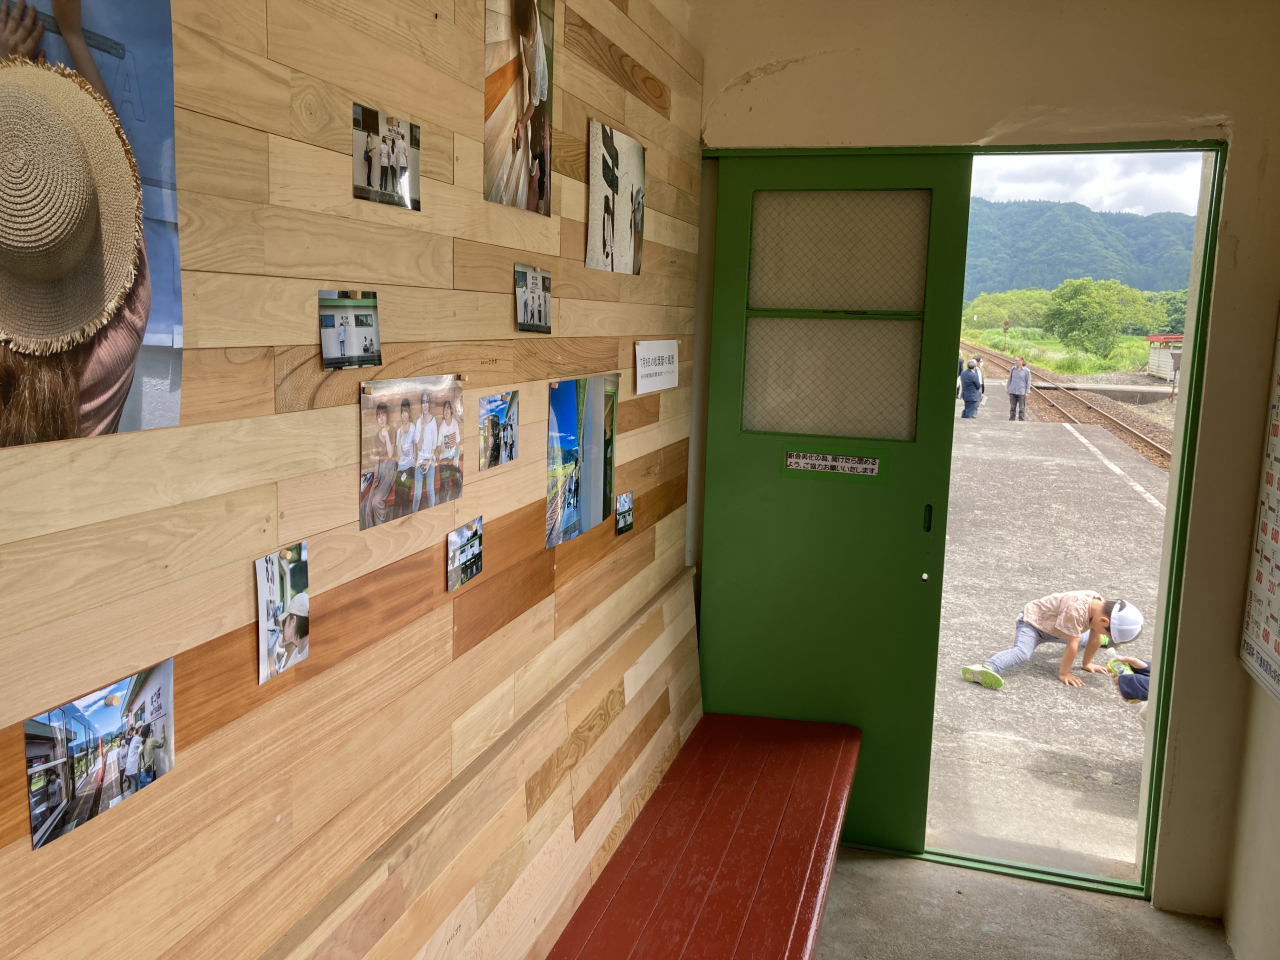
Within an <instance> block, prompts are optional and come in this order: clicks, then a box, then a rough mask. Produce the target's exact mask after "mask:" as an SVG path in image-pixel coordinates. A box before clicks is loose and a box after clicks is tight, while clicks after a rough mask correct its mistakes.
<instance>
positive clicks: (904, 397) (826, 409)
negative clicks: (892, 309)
mask: <svg viewBox="0 0 1280 960" xmlns="http://www.w3.org/2000/svg"><path fill="white" fill-rule="evenodd" d="M920 335H921V323H920V321H919V320H834V319H833V320H799V319H792V318H786V317H751V318H749V319H748V320H747V343H746V368H745V370H744V374H743V395H742V429H743V430H760V431H765V432H768V433H812V434H820V435H823V436H832V437H867V438H873V439H881V440H914V439H915V438H916V396H917V393H918V389H919V386H920Z"/></svg>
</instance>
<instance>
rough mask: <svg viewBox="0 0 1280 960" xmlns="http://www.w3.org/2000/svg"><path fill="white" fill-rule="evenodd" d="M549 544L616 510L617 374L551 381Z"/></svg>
mask: <svg viewBox="0 0 1280 960" xmlns="http://www.w3.org/2000/svg"><path fill="white" fill-rule="evenodd" d="M549 387H550V399H549V402H548V408H549V409H548V416H549V420H548V423H547V546H548V547H554V546H555V545H556V544H558V543H563V542H564V541H565V540H572V539H573V538H574V537H576V536H578V535H579V534H582V533H586V532H587V531H588V530H590V529H591V528H592V527H594V526H595V525H596V524H597V523H600V522H601V521H603V520H605V519H607V518H608V517H609V515H610V514H612V513H613V447H614V436H615V430H616V427H617V415H618V377H617V375H616V374H612V375H609V376H603V377H592V378H590V379H589V380H560V381H553V382H552V383H551V384H550V385H549Z"/></svg>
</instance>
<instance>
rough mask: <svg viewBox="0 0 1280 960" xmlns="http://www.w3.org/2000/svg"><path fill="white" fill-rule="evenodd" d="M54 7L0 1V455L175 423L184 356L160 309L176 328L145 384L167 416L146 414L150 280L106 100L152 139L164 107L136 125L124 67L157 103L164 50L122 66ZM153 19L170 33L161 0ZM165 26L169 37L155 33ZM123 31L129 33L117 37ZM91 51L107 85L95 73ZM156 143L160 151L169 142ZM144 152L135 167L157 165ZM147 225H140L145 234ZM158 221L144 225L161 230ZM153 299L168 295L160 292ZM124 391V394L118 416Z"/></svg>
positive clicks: (118, 124) (116, 120)
mask: <svg viewBox="0 0 1280 960" xmlns="http://www.w3.org/2000/svg"><path fill="white" fill-rule="evenodd" d="M89 6H90V7H91V8H92V9H91V13H92V14H93V15H94V16H96V17H97V18H98V20H101V21H103V23H109V24H116V23H118V22H120V21H118V20H117V19H116V18H115V17H114V13H113V12H111V11H103V10H100V9H99V5H97V4H93V3H91V4H90V5H89ZM151 6H152V5H151V4H148V5H147V7H148V9H147V11H141V12H140V13H139V16H141V17H143V18H144V19H147V20H148V22H150V20H152V19H155V16H156V15H157V14H156V13H155V11H152V10H151V9H150V8H151ZM52 9H53V16H49V15H48V14H45V13H41V12H39V11H37V10H36V9H35V8H34V6H32V5H30V4H28V3H26V0H17V2H16V3H10V2H9V0H2V2H0V71H2V72H0V139H2V141H3V142H2V143H0V150H2V151H3V153H4V154H5V156H6V158H8V160H7V171H6V178H5V180H4V182H3V183H2V184H0V295H3V296H4V298H5V301H6V305H5V306H4V307H3V308H0V446H15V445H19V444H26V443H39V442H43V441H49V440H63V439H69V438H73V437H89V436H98V435H101V434H109V433H115V432H117V431H118V430H121V429H137V428H139V427H148V426H165V425H171V422H172V423H176V397H177V395H178V394H177V383H178V378H179V377H180V369H181V363H180V360H178V361H173V360H172V359H171V355H172V354H173V353H174V351H173V349H172V344H174V343H176V344H177V345H178V347H179V351H178V355H179V356H180V346H181V339H180V336H181V335H180V330H181V321H180V313H178V314H177V315H176V317H170V316H169V312H170V311H169V307H166V308H165V309H166V318H167V319H168V320H169V321H172V320H173V319H177V321H178V322H177V324H170V325H168V326H166V330H171V331H172V332H171V333H170V335H169V337H168V341H167V342H168V343H169V344H170V346H169V347H167V348H165V349H164V350H163V351H162V352H163V353H164V356H165V359H164V361H163V363H162V364H161V365H162V366H164V367H165V371H166V372H165V374H164V376H163V377H162V378H161V380H160V381H157V382H160V383H162V385H163V387H164V389H163V390H161V391H160V393H163V394H164V396H163V397H161V398H160V399H159V400H156V402H157V403H161V405H165V404H168V405H171V406H172V407H173V411H169V412H172V417H171V418H170V419H169V420H166V419H165V417H167V416H168V415H169V412H164V413H161V414H159V416H160V419H159V420H156V415H155V414H154V411H153V413H152V414H148V413H147V410H148V409H150V407H148V406H147V404H148V403H151V402H152V401H149V400H147V399H146V398H143V397H142V396H141V391H140V389H137V388H135V382H134V381H135V379H138V378H140V377H142V374H140V373H139V355H140V353H145V350H144V344H149V343H151V341H152V340H153V339H157V338H160V335H159V334H156V335H155V336H154V337H153V336H152V335H151V334H150V333H149V332H148V319H149V317H150V314H151V312H152V286H151V272H150V269H149V265H148V256H147V243H146V241H145V240H144V225H143V204H142V200H143V196H142V185H141V179H140V175H139V160H138V158H137V157H135V155H134V152H133V149H132V147H131V145H130V142H129V139H128V137H127V136H126V134H125V128H124V126H123V125H122V120H121V119H120V117H118V116H117V114H116V109H115V104H114V103H113V102H112V90H115V91H116V92H117V94H118V95H119V96H121V97H123V98H124V100H125V103H126V104H127V109H128V110H129V111H130V113H129V114H128V119H129V123H130V124H132V125H133V126H132V128H137V129H138V130H139V132H140V134H145V135H146V136H144V140H145V139H147V137H148V136H150V135H151V134H153V133H157V132H158V131H159V127H160V126H162V125H163V124H162V123H161V119H162V118H161V114H162V113H163V111H161V110H159V107H160V106H161V104H160V103H159V102H155V101H153V102H154V106H155V108H156V111H155V112H154V115H153V122H152V123H151V125H150V127H146V125H144V124H141V123H140V122H139V121H138V120H137V116H136V115H137V114H138V112H139V109H140V107H139V105H138V102H136V99H137V90H136V88H137V85H138V83H139V76H138V75H135V74H130V73H129V72H128V71H129V70H131V69H135V68H134V67H132V66H130V65H131V64H134V63H139V62H140V63H141V64H142V65H141V66H140V67H137V68H136V69H139V70H142V71H143V73H145V75H146V76H145V83H146V85H147V89H148V90H149V91H150V92H151V93H152V94H154V95H155V96H156V101H159V100H163V99H164V97H163V91H160V90H158V87H154V86H153V83H154V81H155V77H156V76H159V75H160V74H161V73H164V74H165V77H166V82H167V83H169V84H171V80H169V79H168V77H169V75H171V71H172V68H171V66H169V67H167V71H166V70H161V69H159V68H160V67H161V66H163V65H162V64H161V63H160V61H161V60H164V58H165V56H166V55H167V56H168V57H169V58H170V60H171V56H172V55H171V51H170V50H169V47H168V44H167V42H165V43H160V42H159V41H156V42H154V43H153V44H152V45H153V47H155V49H154V50H152V49H147V50H146V51H145V55H146V56H145V58H144V60H142V61H138V60H136V59H135V60H128V61H124V60H120V59H119V58H120V57H121V56H123V55H124V51H125V47H124V44H123V43H122V42H121V41H120V40H118V39H116V38H113V37H106V36H103V35H101V34H99V33H94V32H93V31H90V30H86V29H84V28H83V27H82V25H81V5H80V2H79V0H53V3H52ZM163 19H164V21H165V24H164V25H165V26H166V27H167V21H168V15H167V4H165V11H164V16H163ZM126 20H127V18H126ZM96 23H97V21H95V24H96ZM99 29H100V30H101V29H104V27H103V26H99ZM153 32H156V31H153ZM163 33H164V37H165V39H166V41H167V37H168V30H167V29H166V30H164V31H163ZM156 35H157V36H159V32H156ZM133 36H134V35H133V34H129V35H127V36H126V39H128V40H129V42H130V44H134V42H135V41H134V39H133ZM64 47H65V50H66V55H65V59H66V60H68V61H69V62H68V63H67V64H66V65H63V64H61V63H55V64H50V63H49V62H48V61H47V60H46V57H45V54H46V52H48V59H49V60H57V59H60V58H62V57H63V52H62V51H63V48H64ZM91 47H92V48H93V49H94V50H96V51H98V53H99V56H100V57H101V58H102V60H101V62H102V63H103V64H104V65H105V66H104V68H103V69H105V70H106V71H107V75H108V76H111V77H113V78H114V82H113V83H112V84H108V83H107V81H105V80H104V79H103V72H102V71H101V70H100V69H99V65H98V62H96V61H95V59H94V54H93V53H91V50H90V48H91ZM161 47H163V48H164V49H163V50H162V49H160V48H161ZM117 48H118V49H117ZM129 50H130V51H135V47H134V46H130V47H129ZM167 51H169V52H167ZM135 52H137V53H138V54H139V56H143V55H144V51H143V50H141V49H138V50H136V51H135ZM166 52H167V53H166ZM169 100H170V101H171V100H172V94H171V92H170V93H169ZM170 114H171V111H170ZM169 122H170V123H171V119H170V121H169ZM144 127H146V129H145V130H144V129H143V128H144ZM151 127H155V128H156V129H155V130H152V129H151ZM151 139H152V140H155V137H151ZM162 139H164V138H162ZM157 142H159V141H157ZM167 142H168V143H169V144H170V145H169V147H168V149H169V150H170V151H171V150H172V146H171V143H172V136H169V137H168V138H167ZM148 143H150V141H148ZM151 146H153V144H152V145H151ZM151 146H147V147H146V148H147V150H148V157H147V160H146V162H147V163H148V164H150V165H152V166H154V165H155V158H152V157H151V156H150V153H151V152H154V151H153V150H152V149H151ZM170 156H171V153H170ZM169 179H171V177H170V178H169ZM148 182H150V181H148ZM162 193H163V191H161V192H160V193H157V194H156V196H157V197H160V196H161V195H162ZM164 195H166V196H167V195H168V194H164ZM160 215H161V212H160V211H158V210H157V211H156V212H153V213H150V214H149V216H150V217H152V219H154V218H155V217H156V216H160ZM147 223H148V230H150V229H151V227H152V226H155V225H156V224H153V223H152V221H151V220H148V221H147ZM156 223H157V224H159V226H158V227H157V229H162V228H164V227H166V226H170V225H168V224H165V223H160V222H159V221H156ZM173 229H174V231H175V232H174V234H173V237H174V246H175V247H176V226H175V227H173ZM162 232H163V231H162ZM156 236H157V237H159V236H162V233H157V234H156ZM162 246H163V244H162ZM161 253H162V257H161V267H162V273H163V274H164V277H169V273H168V272H165V271H167V270H168V266H167V265H168V261H169V260H171V259H174V257H173V256H169V255H168V250H167V248H166V249H164V250H162V251H161ZM175 263H176V261H175ZM164 277H162V279H164ZM170 279H172V278H171V277H170ZM168 286H173V284H172V283H169V284H168ZM161 299H162V301H163V302H164V303H165V304H169V305H170V306H174V304H176V302H177V301H176V300H175V298H173V297H172V296H170V294H169V293H168V292H167V287H166V292H165V293H164V296H162V297H161ZM171 301H173V303H171ZM177 309H179V310H180V307H178V308H177ZM159 349H160V348H159V347H155V346H147V347H146V350H152V351H155V350H159ZM148 356H149V355H148ZM170 367H173V368H174V369H173V370H172V372H170ZM147 377H148V379H146V383H148V384H151V382H152V381H151V379H149V378H150V374H148V375H147ZM139 383H142V380H141V379H139ZM131 388H135V389H133V393H134V394H135V395H137V396H135V397H134V399H133V400H132V401H131V403H130V407H129V410H130V411H132V412H127V411H126V406H125V404H126V400H129V399H130V391H131ZM154 399H155V398H153V400H154ZM139 405H141V409H142V412H141V413H139V412H138V407H139ZM157 409H158V408H157ZM166 410H167V408H166ZM122 413H123V414H125V421H126V422H125V423H123V424H122ZM139 417H141V420H139ZM170 420H171V422H170Z"/></svg>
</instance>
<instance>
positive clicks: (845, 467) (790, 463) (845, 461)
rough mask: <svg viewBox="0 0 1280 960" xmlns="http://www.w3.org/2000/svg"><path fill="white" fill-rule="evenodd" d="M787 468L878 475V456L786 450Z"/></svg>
mask: <svg viewBox="0 0 1280 960" xmlns="http://www.w3.org/2000/svg"><path fill="white" fill-rule="evenodd" d="M786 466H787V469H788V470H821V471H823V472H824V473H851V474H854V475H855V476H860V477H876V476H879V475H880V458H879V457H842V456H839V455H838V454H834V453H797V452H796V451H794V450H788V451H787V464H786Z"/></svg>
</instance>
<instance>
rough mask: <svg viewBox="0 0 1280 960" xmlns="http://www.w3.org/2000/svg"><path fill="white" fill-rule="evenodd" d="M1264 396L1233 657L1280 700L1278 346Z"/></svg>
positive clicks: (1279, 357)
mask: <svg viewBox="0 0 1280 960" xmlns="http://www.w3.org/2000/svg"><path fill="white" fill-rule="evenodd" d="M1270 392H1271V396H1270V409H1269V410H1268V412H1267V427H1266V429H1267V433H1266V446H1265V447H1264V449H1263V457H1262V470H1261V471H1260V472H1261V476H1260V477H1259V478H1258V510H1257V514H1256V516H1255V518H1254V525H1253V556H1252V558H1251V559H1252V563H1251V564H1250V567H1249V580H1248V583H1247V584H1246V601H1247V603H1246V606H1245V616H1244V631H1243V634H1242V636H1241V637H1240V650H1239V657H1240V662H1241V663H1243V664H1244V667H1245V669H1246V670H1248V671H1249V674H1250V675H1251V676H1252V677H1253V679H1254V680H1256V681H1257V682H1258V684H1259V686H1261V687H1262V688H1263V689H1264V690H1266V691H1267V693H1269V694H1271V696H1272V697H1274V698H1275V699H1276V700H1278V701H1280V525H1278V524H1277V521H1280V341H1277V343H1276V353H1275V357H1274V358H1273V360H1272V371H1271V391H1270Z"/></svg>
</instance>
